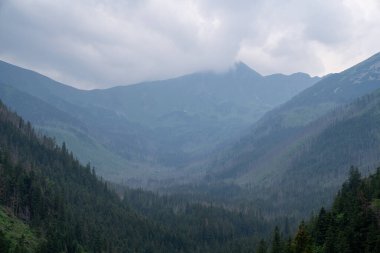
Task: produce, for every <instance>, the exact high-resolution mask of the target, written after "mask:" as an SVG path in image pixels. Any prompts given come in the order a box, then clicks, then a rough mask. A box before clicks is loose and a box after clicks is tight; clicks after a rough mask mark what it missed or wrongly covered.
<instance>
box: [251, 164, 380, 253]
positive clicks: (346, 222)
mask: <svg viewBox="0 0 380 253" xmlns="http://www.w3.org/2000/svg"><path fill="white" fill-rule="evenodd" d="M257 252H261V253H267V252H270V253H378V252H380V168H378V169H377V172H376V173H375V174H374V175H372V176H370V177H368V178H364V179H362V178H361V175H360V173H359V171H358V170H357V169H356V168H351V170H350V177H349V179H348V181H347V182H345V183H344V184H343V186H342V188H341V190H340V191H339V193H338V195H337V196H336V198H335V201H334V204H333V207H332V208H331V210H329V211H326V210H325V209H324V208H322V209H321V210H320V212H319V214H318V215H316V216H315V217H312V218H311V220H310V221H309V222H308V223H305V222H301V224H300V225H299V228H298V231H297V232H296V234H295V236H294V238H286V237H284V236H282V235H281V233H280V232H279V230H278V229H277V228H276V229H275V231H274V232H273V237H272V239H271V240H270V241H268V242H265V241H261V242H260V244H259V246H258V249H257Z"/></svg>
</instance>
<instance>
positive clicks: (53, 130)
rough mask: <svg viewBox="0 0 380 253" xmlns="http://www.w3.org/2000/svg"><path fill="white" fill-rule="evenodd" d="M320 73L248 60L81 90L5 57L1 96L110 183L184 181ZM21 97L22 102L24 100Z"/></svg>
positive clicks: (0, 71) (0, 69)
mask: <svg viewBox="0 0 380 253" xmlns="http://www.w3.org/2000/svg"><path fill="white" fill-rule="evenodd" d="M318 80H319V78H317V77H315V78H311V77H310V76H308V75H307V74H302V73H297V74H293V75H290V76H285V75H281V74H276V75H272V76H266V77H264V76H261V75H260V74H258V73H257V72H255V71H254V70H252V69H250V68H249V67H248V66H247V65H245V64H244V63H237V64H236V65H235V66H233V67H232V68H231V69H230V70H229V71H227V72H225V73H213V72H203V73H196V74H191V75H187V76H182V77H178V78H174V79H170V80H162V81H154V82H147V83H141V84H136V85H129V86H120V87H115V88H110V89H105V90H91V91H85V90H78V89H75V88H72V87H70V86H68V85H64V84H61V83H58V82H55V81H54V80H51V79H49V78H47V77H45V76H42V75H40V74H38V73H35V72H32V71H29V70H25V69H22V68H19V67H16V66H13V65H10V64H7V63H5V62H0V88H1V90H2V92H1V93H0V98H1V99H3V100H4V101H5V103H6V104H7V105H9V106H10V107H11V108H12V109H13V110H15V111H17V112H19V113H20V115H22V116H23V117H25V118H26V119H27V120H30V121H31V122H32V123H34V124H35V125H36V127H37V128H38V129H40V131H42V132H44V133H47V134H49V135H51V136H54V137H55V138H56V139H57V140H58V141H60V142H62V141H65V142H66V143H67V145H68V147H69V148H70V149H71V150H73V151H74V153H76V154H77V155H78V156H79V159H80V160H81V161H83V162H85V163H87V162H89V161H90V162H91V164H93V165H95V166H96V167H97V168H98V171H99V173H100V174H101V175H102V176H104V177H106V178H109V179H112V180H117V181H121V180H125V179H126V178H136V179H137V182H139V180H141V179H143V178H145V179H146V178H151V179H167V178H171V177H177V178H180V177H182V176H183V174H184V172H183V171H181V170H180V169H179V168H181V167H185V166H187V165H188V164H189V163H192V162H193V161H197V160H200V159H204V158H205V157H207V155H208V154H209V153H210V152H211V151H213V150H215V149H217V148H218V146H222V144H223V143H225V142H228V141H229V140H231V139H233V137H234V136H237V135H238V134H239V133H240V132H241V131H242V130H243V129H245V128H247V127H248V126H250V125H251V124H252V123H253V122H255V121H256V120H258V119H259V118H260V117H261V116H262V115H263V114H264V113H265V112H267V111H268V110H270V109H272V108H274V107H275V106H278V105H280V104H281V103H283V102H285V101H286V100H288V99H289V98H291V97H292V96H293V95H295V94H296V93H298V92H299V91H301V90H303V89H305V88H307V87H309V86H311V85H312V84H313V83H315V82H316V81H318ZM21 102H22V103H21Z"/></svg>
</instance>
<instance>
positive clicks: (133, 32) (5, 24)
mask: <svg viewBox="0 0 380 253" xmlns="http://www.w3.org/2000/svg"><path fill="white" fill-rule="evenodd" d="M379 17H380V1H378V0H224V1H221V0H80V1H79V0H0V59H1V60H4V61H7V62H10V63H13V64H16V65H19V66H23V67H26V68H30V69H33V70H36V71H38V72H40V73H43V74H45V75H47V76H49V77H52V78H54V79H56V80H59V81H62V82H64V83H67V84H70V85H72V86H76V87H79V88H84V89H90V88H104V87H110V86H115V85H125V84H131V83H135V82H140V81H144V80H155V79H165V78H170V77H175V76H179V75H183V74H187V73H192V72H196V71H204V70H215V71H224V70H226V69H228V68H229V67H230V66H232V65H233V64H234V62H236V61H243V62H245V63H246V64H248V65H249V66H250V67H252V68H253V69H255V70H256V71H258V72H259V73H261V74H264V75H266V74H272V73H278V72H280V73H285V74H289V73H293V72H306V73H309V74H311V75H320V76H321V75H325V74H327V73H331V72H339V71H341V70H343V69H345V68H347V67H349V66H351V65H353V64H355V63H357V62H359V61H361V60H363V59H365V58H367V57H369V56H371V55H372V54H375V53H377V52H379V51H380V18H379Z"/></svg>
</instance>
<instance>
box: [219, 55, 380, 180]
mask: <svg viewBox="0 0 380 253" xmlns="http://www.w3.org/2000/svg"><path fill="white" fill-rule="evenodd" d="M379 72H380V54H376V55H374V56H373V57H371V58H369V59H368V60H366V61H364V62H362V63H360V64H358V65H356V66H354V67H352V68H350V69H348V70H346V71H343V72H342V73H339V74H333V75H330V76H328V77H326V78H324V79H323V80H321V81H319V82H318V83H316V84H315V85H313V86H312V87H310V88H308V89H306V90H305V91H303V92H301V93H300V94H298V95H297V96H295V97H294V98H293V99H291V100H290V101H289V102H287V103H285V104H284V105H282V106H280V107H278V108H276V109H274V110H272V111H270V112H268V113H267V114H266V115H265V116H264V117H263V118H262V119H260V120H259V121H258V122H257V123H256V124H255V125H254V127H253V128H252V129H251V130H250V133H248V134H247V135H246V136H243V137H241V139H240V140H239V142H237V143H236V144H235V145H234V146H233V147H231V148H230V149H229V150H227V151H226V152H224V153H221V155H220V157H221V158H220V161H219V163H217V165H219V164H222V165H221V166H217V170H218V172H216V173H217V174H218V173H219V175H220V176H221V177H229V176H236V175H238V174H242V175H244V173H246V172H247V171H255V172H257V171H259V170H261V168H260V166H261V163H262V162H263V163H266V162H267V160H268V159H267V158H269V157H272V156H275V155H276V154H278V153H281V152H283V151H286V150H288V145H291V144H292V143H294V139H297V136H299V135H300V134H302V133H303V132H305V131H306V130H305V126H307V125H308V124H310V123H311V122H313V121H315V120H318V118H320V117H322V116H324V115H326V114H327V113H328V112H330V111H332V110H333V109H334V108H338V107H339V106H342V105H345V104H347V103H349V102H352V101H353V100H355V99H356V98H358V97H360V96H362V95H365V94H368V93H370V92H371V91H374V90H376V89H378V88H380V75H379ZM338 88H339V92H334V91H336V90H337V89H338ZM223 164H224V165H223ZM262 166H264V165H262ZM265 166H267V165H265ZM267 169H268V168H267ZM262 170H266V169H264V168H263V169H262ZM223 174H225V175H223ZM257 179H258V180H261V179H262V178H261V177H258V178H257Z"/></svg>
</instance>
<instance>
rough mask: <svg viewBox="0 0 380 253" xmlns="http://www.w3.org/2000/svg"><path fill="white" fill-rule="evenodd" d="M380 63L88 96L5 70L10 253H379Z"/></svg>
mask: <svg viewBox="0 0 380 253" xmlns="http://www.w3.org/2000/svg"><path fill="white" fill-rule="evenodd" d="M379 88H380V54H376V55H373V56H372V57H370V58H369V59H367V60H365V61H363V62H360V63H358V64H357V65H355V66H353V67H351V68H348V69H347V70H345V71H343V72H340V73H335V74H329V75H326V76H324V77H310V76H309V75H308V74H305V73H296V74H292V75H283V74H273V75H267V76H263V75H261V74H259V73H257V72H256V71H254V70H253V69H251V68H250V67H248V66H247V65H246V64H244V63H242V62H239V63H236V64H235V65H234V66H232V67H231V68H229V69H228V70H226V71H224V72H220V73H219V72H213V71H205V72H197V73H194V74H189V75H184V76H180V77H176V78H173V79H167V80H160V81H150V82H144V83H138V84H134V85H127V86H117V87H113V88H108V89H95V90H80V89H77V88H73V87H72V86H70V85H66V84H63V83H60V82H57V81H54V80H53V79H50V78H48V77H46V76H43V75H41V74H39V73H37V72H33V71H31V70H28V69H24V68H20V67H18V66H15V65H11V64H9V63H7V62H3V61H1V62H0V100H1V104H0V252H256V253H264V252H271V253H309V252H312V253H319V252H337V253H342V252H352V253H359V252H363V253H364V252H374V253H375V252H380V227H379V226H380V148H379V147H380V90H379Z"/></svg>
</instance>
